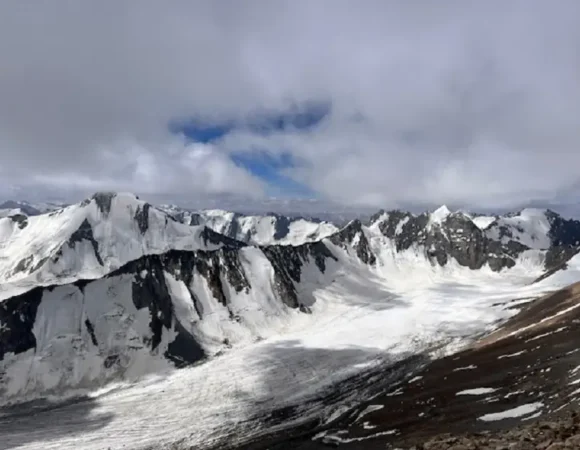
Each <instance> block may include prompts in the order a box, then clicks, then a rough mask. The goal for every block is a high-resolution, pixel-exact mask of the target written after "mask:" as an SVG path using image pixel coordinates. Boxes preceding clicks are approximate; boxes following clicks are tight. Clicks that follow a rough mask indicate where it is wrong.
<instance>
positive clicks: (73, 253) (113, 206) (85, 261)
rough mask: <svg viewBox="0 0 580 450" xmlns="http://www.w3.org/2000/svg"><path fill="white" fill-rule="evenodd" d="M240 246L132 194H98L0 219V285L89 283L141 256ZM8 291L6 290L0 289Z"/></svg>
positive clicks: (4, 288)
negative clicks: (46, 210) (59, 206)
mask: <svg viewBox="0 0 580 450" xmlns="http://www.w3.org/2000/svg"><path fill="white" fill-rule="evenodd" d="M224 243H227V244H228V245H234V246H239V245H241V244H240V243H236V242H234V241H232V240H231V239H227V238H225V237H223V236H220V235H218V234H217V233H215V232H212V231H211V230H209V229H207V228H205V227H201V226H200V227H191V226H187V225H184V224H182V223H179V222H177V221H175V220H174V219H173V218H172V217H171V216H169V215H167V214H166V213H164V212H163V211H160V210H158V209H156V208H154V207H152V206H151V205H150V204H148V203H146V202H143V201H141V200H139V199H138V198H136V197H135V196H133V195H132V194H113V193H98V194H95V195H94V196H93V197H92V198H90V199H87V200H85V201H83V202H81V203H79V204H75V205H72V206H69V207H66V208H62V209H59V210H56V211H52V212H50V213H45V214H40V215H34V216H30V217H28V216H26V215H24V214H16V215H10V216H8V217H4V218H1V219H0V282H2V283H14V282H21V283H26V284H28V285H31V284H34V283H36V284H48V283H59V284H60V283H63V282H70V281H74V280H76V279H81V278H83V279H92V278H97V277H100V276H103V275H105V274H106V273H108V272H110V271H112V270H115V269H117V268H119V267H121V266H122V265H123V264H126V263H127V262H129V261H131V260H134V259H136V258H139V257H140V256H142V255H145V254H157V253H163V252H166V251H168V250H172V249H179V250H196V249H217V248H219V247H221V246H222V245H224ZM2 290H6V286H2Z"/></svg>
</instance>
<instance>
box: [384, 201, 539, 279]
mask: <svg viewBox="0 0 580 450" xmlns="http://www.w3.org/2000/svg"><path fill="white" fill-rule="evenodd" d="M374 220H375V222H376V221H379V220H380V222H379V223H378V228H379V230H380V231H381V233H382V234H383V235H384V236H386V237H388V238H389V239H391V240H392V241H393V242H394V244H395V248H396V251H397V252H401V251H404V250H408V249H409V248H411V247H412V246H417V247H418V248H419V247H420V248H423V249H424V251H425V256H426V257H427V258H429V259H430V260H431V261H432V262H434V263H436V264H439V265H441V266H444V265H446V264H447V263H448V262H449V261H450V259H455V260H456V261H457V262H458V263H459V264H460V265H462V266H465V267H469V268H470V269H473V270H477V269H480V268H481V267H483V266H484V265H486V264H488V265H489V267H490V268H491V269H492V270H494V271H497V272H499V271H501V270H503V269H506V268H511V267H513V266H514V265H515V260H516V258H517V257H518V256H519V255H520V254H521V253H522V252H524V251H525V250H528V247H526V246H525V245H523V244H521V243H519V242H517V241H515V240H507V242H502V240H496V239H491V238H490V237H489V236H488V235H487V233H486V232H485V231H484V230H481V229H480V228H479V227H477V226H476V225H475V223H473V221H472V220H471V218H470V217H469V216H467V215H465V214H462V213H454V214H449V215H448V216H447V217H446V218H445V219H443V220H442V221H441V222H435V223H432V222H431V217H430V215H429V214H420V215H418V216H416V215H413V214H411V213H409V212H403V211H399V210H395V211H390V212H388V213H384V212H383V213H381V214H378V215H375V216H374ZM507 234H509V230H504V235H506V236H507Z"/></svg>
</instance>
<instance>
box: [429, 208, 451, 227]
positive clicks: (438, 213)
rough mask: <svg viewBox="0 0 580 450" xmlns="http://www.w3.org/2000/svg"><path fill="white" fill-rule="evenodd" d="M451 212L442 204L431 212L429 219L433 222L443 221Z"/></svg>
mask: <svg viewBox="0 0 580 450" xmlns="http://www.w3.org/2000/svg"><path fill="white" fill-rule="evenodd" d="M450 214H451V211H449V208H447V206H446V205H442V206H440V207H439V208H437V209H436V210H435V211H433V212H432V213H431V221H432V222H435V223H441V222H443V221H444V220H445V219H446V218H447V216H449V215H450Z"/></svg>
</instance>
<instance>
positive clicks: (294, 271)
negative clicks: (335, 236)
mask: <svg viewBox="0 0 580 450" xmlns="http://www.w3.org/2000/svg"><path fill="white" fill-rule="evenodd" d="M262 251H263V252H264V254H265V255H266V257H267V258H268V260H269V261H270V263H271V264H272V267H273V268H274V282H275V289H276V291H277V293H278V295H279V297H280V298H281V300H282V301H283V302H284V303H285V304H286V305H288V306H290V307H292V308H300V307H301V306H302V302H301V299H300V298H298V293H297V291H296V286H295V284H294V283H299V282H300V280H301V276H302V268H303V267H304V264H305V263H306V262H308V261H313V262H314V263H315V264H316V266H317V267H318V270H320V272H322V273H324V272H325V271H326V262H327V260H328V259H332V260H336V257H335V256H334V255H333V254H332V253H331V252H330V250H329V249H328V247H326V245H324V244H323V243H322V242H314V243H307V244H302V245H299V246H296V247H292V246H284V245H272V246H268V247H263V248H262Z"/></svg>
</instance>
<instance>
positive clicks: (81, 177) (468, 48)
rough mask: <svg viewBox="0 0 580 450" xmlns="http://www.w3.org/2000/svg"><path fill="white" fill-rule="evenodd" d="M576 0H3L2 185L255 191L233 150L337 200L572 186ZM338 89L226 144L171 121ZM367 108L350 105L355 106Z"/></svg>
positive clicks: (506, 194)
mask: <svg viewBox="0 0 580 450" xmlns="http://www.w3.org/2000/svg"><path fill="white" fill-rule="evenodd" d="M578 17H580V3H578V2H577V1H575V0H569V1H568V0H562V1H559V2H556V3H554V2H551V3H550V2H545V1H540V0H538V1H514V2H509V3H506V2H501V1H489V2H475V1H473V2H472V1H455V0H449V1H445V2H437V4H436V5H435V4H434V3H433V2H427V1H425V2H422V1H420V2H391V1H384V0H376V1H375V0H364V1H361V2H358V3H357V4H356V6H355V5H354V4H353V3H352V2H351V1H348V0H344V1H341V0H337V1H327V0H318V1H317V0H315V1H308V2H306V1H295V2H284V3H283V4H281V3H279V2H271V1H267V0H248V1H246V2H238V3H227V4H226V3H220V2H210V1H207V2H204V1H200V2H186V1H180V0H171V1H168V2H158V1H152V0H151V1H148V0H145V1H131V0H129V1H126V2H121V3H119V2H112V1H86V2H70V1H65V0H56V1H53V2H38V3H35V4H34V5H31V4H29V3H27V2H20V1H16V0H7V1H4V2H1V3H0V66H1V67H2V69H1V70H0V99H1V101H0V157H1V159H0V171H1V172H0V174H1V176H2V178H3V183H4V186H9V185H10V186H13V187H14V186H24V187H25V188H26V189H28V190H33V189H38V188H40V187H41V186H42V187H43V188H46V186H52V187H54V188H55V189H57V188H58V189H65V190H66V189H71V190H82V191H88V190H94V189H101V188H106V189H123V190H134V191H140V192H151V193H171V192H174V193H180V194H183V192H189V193H191V195H205V194H208V193H224V192H225V193H227V192H240V193H243V194H247V193H249V194H261V193H263V192H264V185H263V183H261V182H260V181H259V180H257V179H256V178H255V177H253V176H251V175H250V174H248V173H246V172H245V171H244V170H243V169H241V168H239V167H237V166H236V165H235V164H233V163H232V162H231V161H230V160H229V158H228V152H230V151H239V150H240V149H246V148H247V147H248V146H249V144H252V145H255V146H256V145H257V146H259V147H261V148H266V149H267V150H268V151H271V152H278V151H288V152H290V153H291V154H292V155H293V156H294V157H295V158H296V159H297V160H299V161H300V162H301V163H302V164H301V166H300V167H298V168H294V169H292V170H290V171H288V173H289V174H291V175H292V176H294V177H295V178H296V179H298V180H301V181H303V182H304V183H306V184H307V185H308V186H310V187H311V188H312V189H313V190H314V191H315V192H317V193H318V194H319V195H321V196H324V197H327V198H330V199H334V200H338V201H340V202H343V203H347V204H352V203H356V202H358V203H369V204H370V203H372V204H373V205H377V206H385V207H387V206H397V205H402V206H404V205H405V204H407V203H415V204H416V203H423V204H435V203H443V202H445V203H455V204H475V205H478V206H479V205H480V206H491V207H493V206H498V207H503V206H510V205H516V204H521V203H525V202H527V201H528V200H532V199H533V200H540V201H544V200H545V201H549V200H553V199H554V198H555V197H558V196H559V195H563V193H565V194H566V195H567V198H570V197H571V196H572V197H573V196H574V195H575V192H576V191H577V185H578V179H577V170H576V167H578V166H579V165H580V152H579V151H578V148H577V147H578V143H579V142H580V123H579V120H580V119H579V118H580V84H579V83H578V79H580V49H579V45H580V44H579V42H580V27H578V26H577V18H578ZM312 100H313V101H329V102H331V104H332V114H331V116H330V117H328V118H327V119H326V120H325V122H324V123H322V124H321V125H320V126H319V127H318V128H316V129H312V130H307V131H303V132H298V133H289V132H283V133H275V134H271V135H269V136H267V137H264V136H255V135H254V136H252V135H247V134H245V135H244V134H243V133H241V132H240V133H235V134H232V135H231V136H228V137H227V138H226V139H225V140H224V142H222V143H218V144H217V145H209V146H201V145H193V146H192V145H187V144H186V143H184V142H182V141H178V140H176V138H175V137H174V136H170V135H169V133H168V131H167V125H168V123H169V122H170V121H171V120H173V119H176V118H177V119H179V118H184V117H189V116H191V117H199V118H204V119H212V120H218V121H220V120H226V119H239V118H243V117H245V116H246V115H247V114H249V113H252V112H255V111H257V110H260V109H264V108H265V109H269V110H284V109H286V108H288V107H290V106H292V105H295V104H300V103H301V102H306V101H312ZM353 118H356V120H353Z"/></svg>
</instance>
